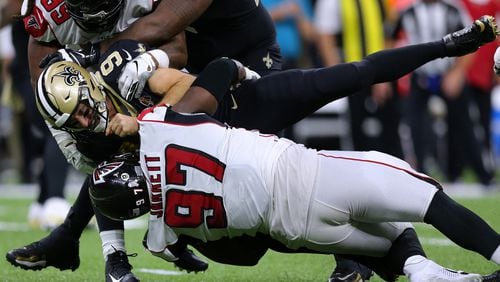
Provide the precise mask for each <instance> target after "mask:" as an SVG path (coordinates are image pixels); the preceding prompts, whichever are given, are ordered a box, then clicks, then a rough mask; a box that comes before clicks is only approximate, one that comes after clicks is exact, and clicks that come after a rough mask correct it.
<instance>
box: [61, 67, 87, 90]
mask: <svg viewBox="0 0 500 282" xmlns="http://www.w3.org/2000/svg"><path fill="white" fill-rule="evenodd" d="M54 76H59V77H62V78H63V79H64V82H65V83H66V84H67V85H69V86H73V85H75V83H77V82H79V81H81V80H82V78H81V77H80V72H79V71H77V70H75V69H74V68H73V67H71V66H66V67H64V70H62V71H61V72H59V73H56V74H55V75H54Z"/></svg>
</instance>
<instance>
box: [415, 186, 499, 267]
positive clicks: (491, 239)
mask: <svg viewBox="0 0 500 282" xmlns="http://www.w3.org/2000/svg"><path fill="white" fill-rule="evenodd" d="M424 222H425V223H429V224H432V226H434V227H435V228H436V229H438V230H439V231H441V233H443V234H444V235H445V236H446V237H448V238H449V239H450V240H452V241H453V242H455V243H456V244H457V245H459V246H461V247H462V248H465V249H468V250H471V251H475V252H477V253H479V254H481V255H482V256H483V257H485V258H486V259H490V258H491V255H492V254H493V252H494V251H495V250H496V248H497V247H498V245H499V244H500V235H499V234H498V233H497V232H496V231H495V230H493V229H492V228H491V227H490V226H489V225H488V224H487V223H486V222H485V221H484V220H483V219H481V218H480V217H479V216H478V215H476V214H475V213H473V212H472V211H470V210H468V209H467V208H465V207H464V206H461V205H460V204H458V203H457V202H455V201H454V200H453V199H451V198H450V197H448V195H446V194H445V193H444V192H443V191H438V192H437V193H436V194H435V195H434V198H433V199H432V202H431V204H430V206H429V209H428V210H427V213H426V215H425V217H424Z"/></svg>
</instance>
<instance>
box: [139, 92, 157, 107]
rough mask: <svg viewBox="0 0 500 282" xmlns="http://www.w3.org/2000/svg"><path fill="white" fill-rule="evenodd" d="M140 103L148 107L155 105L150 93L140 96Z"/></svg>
mask: <svg viewBox="0 0 500 282" xmlns="http://www.w3.org/2000/svg"><path fill="white" fill-rule="evenodd" d="M139 103H141V105H144V106H146V107H152V106H154V103H153V100H152V99H151V96H149V95H144V96H141V97H139Z"/></svg>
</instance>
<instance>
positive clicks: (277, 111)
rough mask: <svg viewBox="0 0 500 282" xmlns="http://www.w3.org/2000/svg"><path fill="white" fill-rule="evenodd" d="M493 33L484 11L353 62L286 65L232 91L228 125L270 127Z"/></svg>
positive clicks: (464, 49) (463, 50) (466, 48)
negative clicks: (437, 36) (451, 28)
mask: <svg viewBox="0 0 500 282" xmlns="http://www.w3.org/2000/svg"><path fill="white" fill-rule="evenodd" d="M495 38H496V23H495V22H494V20H492V19H491V18H485V17H482V18H481V19H480V20H478V21H476V22H475V23H473V24H472V25H471V26H469V27H466V28H465V29H463V30H461V31H459V32H455V33H453V34H450V35H447V36H445V37H444V38H443V40H439V41H435V42H429V43H423V44H417V45H411V46H405V47H401V48H394V49H388V50H382V51H379V52H376V53H374V54H371V55H369V56H367V57H365V58H364V59H363V60H362V61H360V62H356V63H351V64H338V65H336V66H333V67H328V68H322V69H312V70H287V71H282V72H278V73H274V74H270V75H268V76H265V77H262V78H261V79H258V80H256V81H250V82H244V83H243V85H242V87H240V88H239V89H237V93H235V98H236V102H237V104H238V108H237V109H236V110H235V111H233V112H232V114H233V117H232V120H231V122H232V125H235V126H241V127H246V128H259V129H260V130H261V131H263V132H266V133H274V132H277V131H279V130H281V129H284V128H286V127H288V126H289V125H291V124H293V123H295V122H297V121H299V120H301V119H303V118H304V117H306V116H307V115H310V114H311V113H313V112H314V111H316V110H317V109H319V108H320V107H322V106H323V105H325V104H327V103H329V102H331V101H334V100H336V99H339V98H342V97H345V96H348V95H350V94H352V93H354V92H356V91H359V90H361V89H364V88H366V87H369V86H370V85H372V84H375V83H380V82H387V81H394V80H396V79H398V78H400V77H402V76H403V75H405V74H407V73H409V72H411V71H413V70H414V69H416V68H418V67H419V66H421V65H423V64H425V63H427V62H429V61H431V60H434V59H438V58H442V57H447V56H460V55H464V54H468V53H471V52H473V51H475V50H477V48H479V46H481V45H483V44H484V43H487V42H491V41H493V40H495Z"/></svg>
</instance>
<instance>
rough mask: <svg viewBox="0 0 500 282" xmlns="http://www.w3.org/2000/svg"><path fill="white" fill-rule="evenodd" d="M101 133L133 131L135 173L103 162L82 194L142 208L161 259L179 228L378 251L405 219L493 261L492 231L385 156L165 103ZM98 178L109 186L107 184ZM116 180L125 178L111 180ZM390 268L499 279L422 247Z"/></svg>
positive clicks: (112, 212)
mask: <svg viewBox="0 0 500 282" xmlns="http://www.w3.org/2000/svg"><path fill="white" fill-rule="evenodd" d="M191 93H193V92H191ZM191 93H190V92H188V93H187V94H186V95H188V96H189V95H190V94H191ZM202 93H203V94H202ZM195 95H196V96H197V99H198V100H203V101H204V104H203V105H207V106H206V107H203V106H201V107H200V109H199V110H200V111H205V112H207V113H210V114H212V113H213V109H215V108H216V107H217V106H216V105H217V101H216V99H215V97H214V96H213V95H212V94H210V93H208V92H198V93H197V94H195ZM200 96H203V97H200ZM183 101H184V100H181V101H180V102H179V103H178V104H182V103H183ZM174 107H175V106H174ZM87 110H88V108H87ZM73 119H74V121H77V122H78V124H79V125H80V126H81V127H82V128H85V127H86V126H88V124H89V122H90V121H91V118H90V117H86V116H85V115H79V114H76V115H75V116H73ZM117 120H118V121H117ZM139 129H140V130H139ZM124 130H125V131H126V132H125V131H124ZM107 131H112V132H114V133H115V134H118V135H129V134H131V135H134V134H137V133H138V132H139V133H140V134H139V135H140V137H141V140H140V144H141V150H140V152H141V156H140V160H141V168H142V171H143V173H144V176H141V175H139V176H138V175H137V174H136V173H137V172H136V171H135V170H134V165H132V166H131V167H130V166H129V167H127V165H124V164H123V162H121V163H118V164H117V163H114V162H112V163H111V164H109V166H108V165H107V164H104V165H103V166H101V167H100V168H98V169H96V171H94V176H93V186H91V190H90V195H91V198H92V200H93V203H94V205H95V206H96V207H97V209H100V210H101V211H102V212H103V213H104V214H105V215H107V216H110V217H111V218H115V219H122V220H123V219H130V218H135V217H137V216H140V215H142V214H145V213H147V212H149V213H150V216H149V225H148V226H149V227H148V235H147V241H146V246H147V247H148V249H149V250H150V251H151V252H152V254H154V255H156V256H159V257H161V258H163V259H166V260H169V259H170V258H171V257H172V255H171V254H170V252H169V251H168V249H167V248H166V247H167V246H168V245H169V244H170V242H177V240H178V238H179V236H188V237H193V238H196V239H198V240H202V241H212V240H214V241H216V240H219V239H220V238H224V237H231V236H239V235H242V234H245V235H247V236H250V237H251V236H255V234H257V233H262V234H265V235H268V236H270V237H272V238H273V239H275V240H277V241H279V242H281V243H282V244H284V245H286V246H287V247H289V248H291V249H299V248H307V249H310V250H314V251H316V252H319V253H335V252H340V253H344V254H353V255H368V256H375V257H380V256H384V255H385V254H387V252H388V250H389V249H390V248H391V246H392V244H393V242H396V241H397V240H398V238H399V236H400V235H401V234H402V233H403V232H404V231H406V230H408V229H411V228H412V227H411V224H409V223H404V221H413V222H426V223H428V224H431V225H433V226H434V227H435V228H437V229H438V230H440V231H441V232H442V233H443V234H445V235H446V236H447V237H448V238H450V239H451V240H452V241H454V242H455V243H457V244H458V245H460V246H462V247H464V248H466V249H469V250H473V251H476V252H477V253H479V254H481V255H482V256H483V257H485V258H486V259H488V260H492V261H493V262H495V263H497V264H500V236H499V234H498V233H497V232H496V231H494V230H493V229H492V228H491V227H490V226H489V225H488V224H487V223H486V222H484V221H483V220H482V219H481V218H480V217H478V216H477V215H475V214H473V213H472V212H471V211H469V210H467V209H466V208H464V207H462V206H460V205H459V204H458V203H456V202H454V201H453V200H452V199H451V198H449V197H448V196H447V195H446V194H445V193H444V192H443V191H442V188H441V186H440V184H439V183H438V182H437V181H435V180H434V179H432V178H430V177H428V176H426V175H424V174H421V173H418V172H416V171H414V170H413V169H412V168H411V167H410V166H409V164H407V163H406V162H404V161H402V160H400V159H397V158H394V157H392V156H389V155H386V154H383V153H378V152H373V151H372V152H340V151H316V150H312V149H307V148H305V147H304V146H302V145H298V144H295V143H293V142H292V141H289V140H287V139H279V138H277V137H276V136H273V135H268V134H261V133H259V132H258V131H247V130H244V129H241V128H233V127H229V126H227V125H224V124H222V123H220V122H218V121H216V120H214V119H211V118H210V117H208V116H207V115H204V114H179V113H177V112H174V111H173V110H172V109H171V107H170V106H168V105H162V106H156V107H152V108H149V109H147V110H145V111H143V112H142V113H141V114H140V116H139V117H138V118H137V119H136V118H135V117H130V116H126V115H116V116H115V117H114V119H112V121H111V122H110V124H109V126H108V129H107ZM122 166H123V170H121V167H122ZM111 172H113V173H111ZM116 175H118V177H117V176H116ZM360 175H362V176H363V177H361V178H360V177H359V176H360ZM122 176H131V177H130V178H128V177H122ZM106 178H108V180H107V181H109V182H110V183H114V184H115V185H116V186H114V187H109V186H113V185H107V183H106ZM120 178H121V179H127V180H125V181H123V183H119V180H117V179H120ZM146 179H147V180H148V181H146ZM381 179H383V181H381ZM146 182H147V183H148V184H147V185H146ZM117 183H119V184H117ZM332 183H333V184H332ZM335 183H336V184H335ZM101 186H105V187H101ZM148 188H149V190H148ZM353 188H354V190H353ZM150 195H151V196H150ZM381 195H382V196H381ZM383 195H390V197H385V196H383ZM111 199H112V200H111ZM124 199H128V200H127V201H125V200H124ZM150 199H151V200H150ZM242 199H243V201H245V204H244V205H242V204H241V203H242ZM304 199H306V200H305V201H304ZM117 202H120V203H121V204H120V205H116V203H117ZM123 203H125V204H123ZM290 206H293V207H294V208H293V209H290V208H289V207H290ZM205 212H206V213H205ZM208 212H210V216H208V215H207V214H208ZM180 214H181V215H180ZM393 221H394V222H393ZM470 227H472V230H473V232H471V231H470V230H471V229H470ZM464 234H468V236H464ZM399 272H404V274H405V275H406V276H408V278H409V279H410V281H497V279H500V272H498V271H497V272H495V273H493V274H491V275H488V276H484V277H483V276H481V275H479V274H469V273H463V272H456V271H450V270H448V269H445V268H443V267H441V266H439V265H437V264H436V263H435V262H433V261H431V260H429V259H427V258H426V257H425V256H423V255H411V256H408V257H406V259H405V262H404V264H403V267H402V268H401V269H400V270H399Z"/></svg>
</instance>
